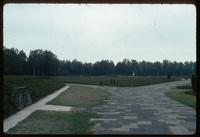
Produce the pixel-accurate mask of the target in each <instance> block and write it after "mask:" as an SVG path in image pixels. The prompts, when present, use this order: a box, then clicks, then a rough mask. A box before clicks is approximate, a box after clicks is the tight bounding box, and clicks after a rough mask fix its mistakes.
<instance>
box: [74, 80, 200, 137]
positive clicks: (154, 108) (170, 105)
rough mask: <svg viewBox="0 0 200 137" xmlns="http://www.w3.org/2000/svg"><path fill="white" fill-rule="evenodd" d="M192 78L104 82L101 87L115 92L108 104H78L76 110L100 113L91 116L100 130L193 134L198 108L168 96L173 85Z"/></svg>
mask: <svg viewBox="0 0 200 137" xmlns="http://www.w3.org/2000/svg"><path fill="white" fill-rule="evenodd" d="M189 82H190V81H189V80H187V81H175V82H168V83H162V84H156V85H149V86H141V87H105V86H103V87H100V88H104V89H106V90H108V91H109V92H111V93H112V95H111V96H110V98H109V99H108V100H106V102H107V103H106V104H103V105H99V106H96V107H93V108H77V109H76V111H90V112H95V113H98V114H99V115H100V117H99V118H95V119H91V121H92V122H94V123H95V125H96V128H95V130H96V131H95V133H96V134H193V133H195V130H196V110H195V109H193V108H190V107H187V106H185V105H183V104H180V103H179V102H177V101H174V100H172V99H170V98H168V97H166V96H165V93H166V92H167V91H169V90H170V88H171V87H174V86H177V85H181V84H185V83H189ZM78 85H81V84H78ZM87 86H89V85H87ZM92 87H97V86H92Z"/></svg>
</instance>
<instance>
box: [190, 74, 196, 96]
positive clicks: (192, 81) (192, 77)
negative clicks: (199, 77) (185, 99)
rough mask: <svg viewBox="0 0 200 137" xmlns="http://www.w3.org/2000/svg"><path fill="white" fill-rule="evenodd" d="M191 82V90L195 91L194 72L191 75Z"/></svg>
mask: <svg viewBox="0 0 200 137" xmlns="http://www.w3.org/2000/svg"><path fill="white" fill-rule="evenodd" d="M191 83H192V89H193V92H195V93H196V75H195V74H192V75H191Z"/></svg>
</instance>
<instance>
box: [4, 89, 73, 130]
mask: <svg viewBox="0 0 200 137" xmlns="http://www.w3.org/2000/svg"><path fill="white" fill-rule="evenodd" d="M68 88H69V86H65V87H63V88H61V89H59V90H57V91H55V92H54V93H52V94H50V95H48V96H46V97H45V98H43V99H41V100H40V101H38V102H36V103H34V104H32V105H30V106H28V107H26V108H24V109H22V110H20V111H18V112H17V113H15V114H14V115H12V116H10V117H8V118H7V119H5V120H4V121H3V130H4V132H7V131H8V130H9V129H11V128H12V127H14V126H16V125H17V123H19V122H20V121H22V120H24V119H25V118H27V117H28V116H29V115H30V114H31V113H33V112H34V111H36V110H54V111H70V110H71V107H63V106H54V105H45V104H46V103H47V102H49V101H50V100H52V99H54V98H55V97H56V96H58V95H59V94H61V93H62V92H64V91H65V90H67V89H68Z"/></svg>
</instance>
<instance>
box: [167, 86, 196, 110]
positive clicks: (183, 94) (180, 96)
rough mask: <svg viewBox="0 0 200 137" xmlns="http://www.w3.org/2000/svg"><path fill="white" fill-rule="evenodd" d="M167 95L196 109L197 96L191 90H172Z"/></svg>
mask: <svg viewBox="0 0 200 137" xmlns="http://www.w3.org/2000/svg"><path fill="white" fill-rule="evenodd" d="M166 95H167V96H168V97H170V98H172V99H174V100H176V101H178V102H180V103H182V104H184V105H187V106H190V107H193V108H196V96H195V95H194V94H193V93H192V90H191V89H178V88H174V89H171V90H170V91H169V92H167V93H166Z"/></svg>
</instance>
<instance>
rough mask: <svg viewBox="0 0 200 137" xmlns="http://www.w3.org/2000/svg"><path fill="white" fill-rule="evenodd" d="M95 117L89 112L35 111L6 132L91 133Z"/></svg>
mask: <svg viewBox="0 0 200 137" xmlns="http://www.w3.org/2000/svg"><path fill="white" fill-rule="evenodd" d="M91 117H92V118H95V117H97V115H96V114H94V113H89V112H56V111H36V112H33V113H32V114H31V115H30V116H29V117H28V118H26V119H25V120H23V121H21V122H20V123H18V124H17V126H15V127H14V128H12V129H10V130H9V131H8V134H91V133H92V129H93V126H94V125H93V123H91V122H90V121H89V120H90V118H91Z"/></svg>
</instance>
